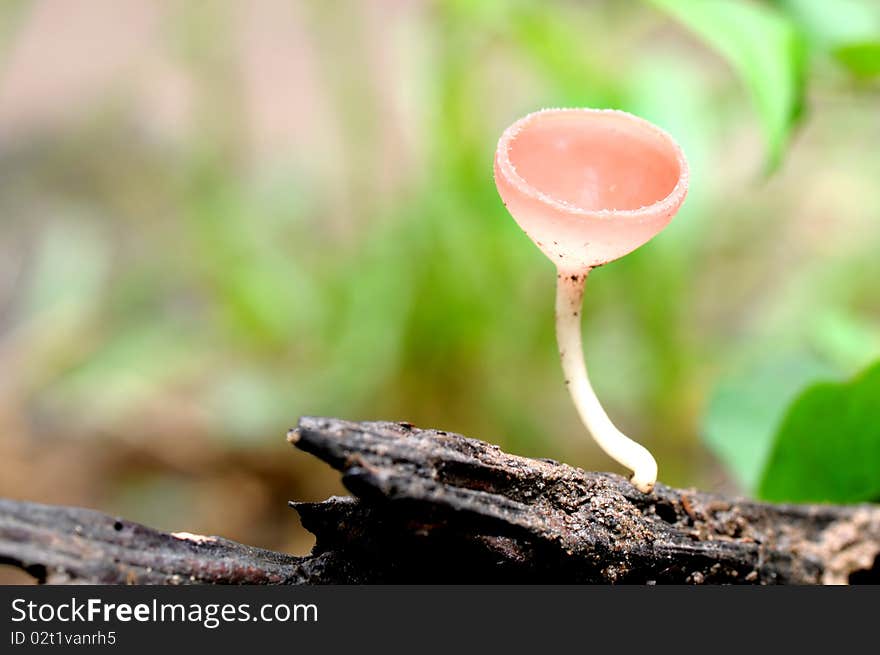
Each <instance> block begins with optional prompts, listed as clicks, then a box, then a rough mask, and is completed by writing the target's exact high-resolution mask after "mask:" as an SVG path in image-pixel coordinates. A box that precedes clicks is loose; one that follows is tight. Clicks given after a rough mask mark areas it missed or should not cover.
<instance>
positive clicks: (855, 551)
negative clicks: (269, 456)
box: [0, 417, 880, 584]
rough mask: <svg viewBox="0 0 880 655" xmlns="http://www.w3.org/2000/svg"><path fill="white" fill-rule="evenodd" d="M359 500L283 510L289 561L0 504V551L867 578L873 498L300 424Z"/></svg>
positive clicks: (75, 565)
mask: <svg viewBox="0 0 880 655" xmlns="http://www.w3.org/2000/svg"><path fill="white" fill-rule="evenodd" d="M288 440H289V441H290V442H291V443H292V444H294V445H295V446H296V447H297V448H299V449H301V450H303V451H305V452H308V453H310V454H312V455H314V456H316V457H318V458H320V459H322V460H324V461H325V462H327V463H329V464H330V465H331V466H333V467H334V468H336V469H337V470H339V471H341V473H342V480H343V482H344V484H345V486H346V487H347V488H348V489H349V490H350V491H351V492H352V494H354V497H346V498H330V499H328V500H326V501H324V502H321V503H298V502H292V503H291V505H292V506H293V507H294V508H295V509H296V510H297V512H299V514H300V517H301V519H302V523H303V525H304V526H305V527H306V528H307V529H309V530H310V531H311V532H313V533H314V534H315V535H316V537H317V543H316V545H315V548H314V550H313V551H312V553H311V554H310V555H309V556H307V557H294V556H290V555H285V554H282V553H273V552H270V551H265V550H261V549H257V548H252V547H249V546H243V545H241V544H237V543H234V542H231V541H228V540H225V539H220V538H215V537H197V536H194V535H185V534H178V535H169V534H165V533H161V532H158V531H156V530H152V529H150V528H146V527H144V526H141V525H138V524H135V523H131V522H129V521H124V520H121V519H116V518H113V517H110V516H106V515H104V514H100V513H98V512H93V511H90V510H81V509H74V508H65V507H50V506H44V505H35V504H31V503H20V502H15V501H0V562H5V563H10V564H14V565H16V566H19V567H21V568H23V569H25V570H27V571H29V572H31V573H32V574H34V575H35V576H36V577H37V578H38V579H40V580H41V581H45V582H50V583H52V582H92V583H111V584H112V583H160V584H163V583H164V584H187V583H231V584H318V583H416V582H418V583H432V582H443V583H456V582H457V583H533V582H544V583H577V582H618V583H649V584H650V583H752V584H775V583H796V584H814V583H845V582H850V581H852V582H872V581H873V582H876V581H878V579H880V563H878V560H880V506H873V505H858V506H831V505H801V506H797V505H770V504H762V503H755V502H751V501H746V500H741V499H734V498H726V497H722V496H718V495H712V494H707V493H703V492H700V491H694V490H680V489H672V488H670V487H667V486H665V485H662V484H658V485H657V486H656V488H655V489H654V491H653V492H652V493H651V494H642V493H640V492H639V491H637V490H636V489H635V488H633V487H632V485H631V484H630V483H629V482H628V481H627V480H625V479H624V478H622V477H620V476H618V475H614V474H610V473H592V472H585V471H582V470H580V469H576V468H573V467H570V466H567V465H565V464H559V463H557V462H554V461H551V460H535V459H527V458H523V457H517V456H514V455H510V454H507V453H505V452H503V451H502V450H501V449H499V448H498V447H497V446H493V445H491V444H487V443H485V442H482V441H477V440H475V439H468V438H466V437H462V436H460V435H457V434H452V433H447V432H443V431H438V430H419V429H417V428H414V427H413V426H411V425H409V424H407V423H355V422H349V421H341V420H338V419H323V418H308V417H307V418H303V419H301V420H300V422H299V425H298V427H297V428H296V429H295V430H292V431H291V432H290V434H289V435H288Z"/></svg>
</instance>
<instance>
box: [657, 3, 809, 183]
mask: <svg viewBox="0 0 880 655" xmlns="http://www.w3.org/2000/svg"><path fill="white" fill-rule="evenodd" d="M650 2H651V3H652V4H653V5H654V6H656V7H658V8H659V9H661V10H663V11H665V12H666V13H668V14H669V15H671V16H673V17H674V18H675V19H676V20H678V21H679V22H681V23H682V24H684V25H685V26H686V27H687V28H688V29H690V30H691V31H692V32H694V33H695V34H696V35H697V36H699V37H700V38H701V39H702V40H703V41H705V42H706V43H707V44H708V45H710V46H711V47H712V48H713V49H714V50H716V51H717V52H718V53H719V54H720V55H721V56H722V57H724V59H725V60H726V61H727V62H728V64H729V65H730V66H731V67H732V68H733V69H734V71H735V72H736V74H737V75H738V76H739V77H740V79H741V80H742V82H743V84H744V85H745V86H746V88H747V89H748V91H749V93H750V95H751V97H752V102H753V103H754V105H755V109H756V110H757V112H758V115H759V116H760V119H761V123H762V126H763V131H764V138H765V140H766V143H767V169H768V171H769V170H772V169H774V168H775V167H776V166H777V165H778V164H779V162H780V160H781V158H782V154H783V151H784V150H785V147H786V145H787V143H788V141H789V139H790V136H791V131H792V129H793V127H794V126H795V124H796V122H797V120H798V118H799V116H800V113H801V110H802V107H803V98H804V86H805V70H804V69H805V62H806V58H805V44H804V40H803V38H802V35H801V34H800V33H799V31H798V29H797V28H796V26H795V24H794V23H793V22H792V21H791V20H789V18H788V17H787V16H785V15H784V14H782V13H780V12H779V11H777V10H775V9H773V8H772V7H769V6H767V5H759V4H756V3H752V2H748V1H745V0H650Z"/></svg>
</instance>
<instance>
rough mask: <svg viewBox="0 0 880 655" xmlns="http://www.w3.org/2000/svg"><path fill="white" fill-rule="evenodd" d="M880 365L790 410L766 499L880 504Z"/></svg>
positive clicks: (823, 387) (767, 477) (809, 395)
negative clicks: (872, 502) (878, 501)
mask: <svg viewBox="0 0 880 655" xmlns="http://www.w3.org/2000/svg"><path fill="white" fill-rule="evenodd" d="M878 462H880V362H878V363H875V364H874V365H873V366H872V367H870V368H869V369H868V370H867V371H865V372H864V373H862V374H861V375H859V376H858V377H857V378H856V379H854V380H853V381H851V382H847V383H842V384H840V383H824V384H817V385H815V386H813V387H810V388H809V389H807V390H806V391H804V393H802V394H801V395H800V397H798V399H797V400H796V401H795V402H794V404H793V405H792V406H791V407H790V408H789V411H788V414H787V415H786V417H785V420H784V421H783V423H782V426H781V427H780V429H779V432H778V433H777V435H776V438H775V443H774V446H773V451H772V453H771V455H770V459H769V460H768V462H767V468H766V469H765V470H764V474H763V479H762V481H761V485H760V488H759V491H760V496H761V497H762V498H763V499H764V500H771V501H785V502H813V501H818V502H835V503H855V502H863V501H875V500H878V499H880V466H878Z"/></svg>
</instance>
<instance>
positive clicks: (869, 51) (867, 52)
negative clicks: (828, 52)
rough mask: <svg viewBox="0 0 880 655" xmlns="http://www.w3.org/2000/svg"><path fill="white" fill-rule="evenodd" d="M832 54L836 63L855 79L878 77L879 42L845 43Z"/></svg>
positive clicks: (879, 62)
mask: <svg viewBox="0 0 880 655" xmlns="http://www.w3.org/2000/svg"><path fill="white" fill-rule="evenodd" d="M832 54H833V55H834V58H835V59H836V60H837V61H838V63H840V64H841V65H842V66H843V67H844V68H846V69H847V70H848V71H849V72H850V73H852V74H853V75H855V76H856V77H862V78H869V77H876V76H877V75H880V41H864V42H861V43H845V44H843V45H841V46H838V47H836V48H835V49H834V50H833V51H832Z"/></svg>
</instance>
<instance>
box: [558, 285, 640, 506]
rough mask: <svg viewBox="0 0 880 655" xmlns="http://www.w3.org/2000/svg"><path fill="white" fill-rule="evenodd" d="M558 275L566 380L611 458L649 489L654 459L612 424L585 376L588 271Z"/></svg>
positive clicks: (580, 411)
mask: <svg viewBox="0 0 880 655" xmlns="http://www.w3.org/2000/svg"><path fill="white" fill-rule="evenodd" d="M588 272H589V269H588V270H587V271H586V272H582V273H564V272H562V271H560V272H559V274H558V275H557V282H556V341H557V343H558V344H559V357H560V359H561V360H562V371H563V373H564V374H565V384H566V386H567V387H568V390H569V392H570V393H571V398H572V400H574V405H575V407H576V408H577V411H578V414H580V417H581V420H582V421H583V422H584V425H585V426H586V427H587V430H588V431H589V432H590V434H591V435H592V436H593V439H595V440H596V443H598V444H599V447H600V448H602V450H604V451H605V452H606V453H607V454H608V455H609V456H610V457H611V458H613V459H614V460H616V461H617V462H619V463H620V464H622V465H623V466H625V467H627V468H628V469H630V470H631V471H632V472H633V476H632V483H633V485H635V487H636V488H637V489H639V491H642V492H644V493H648V492H650V491H651V489H653V488H654V483H655V482H656V481H657V462H656V461H655V460H654V457H653V456H652V455H651V453H650V452H649V451H648V449H647V448H645V447H644V446H642V445H641V444H638V443H636V442H635V441H633V440H632V439H630V438H629V437H627V436H626V435H625V434H623V433H622V432H621V431H620V430H618V429H617V428H616V427H614V424H613V423H612V422H611V419H609V418H608V415H607V414H606V413H605V410H604V409H602V405H600V404H599V399H598V398H597V397H596V392H595V391H593V387H592V386H591V385H590V379H589V378H588V377H587V367H586V365H585V364H584V353H583V346H582V345H581V321H580V312H581V307H582V305H583V296H584V284H585V282H586V280H587V273H588Z"/></svg>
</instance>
